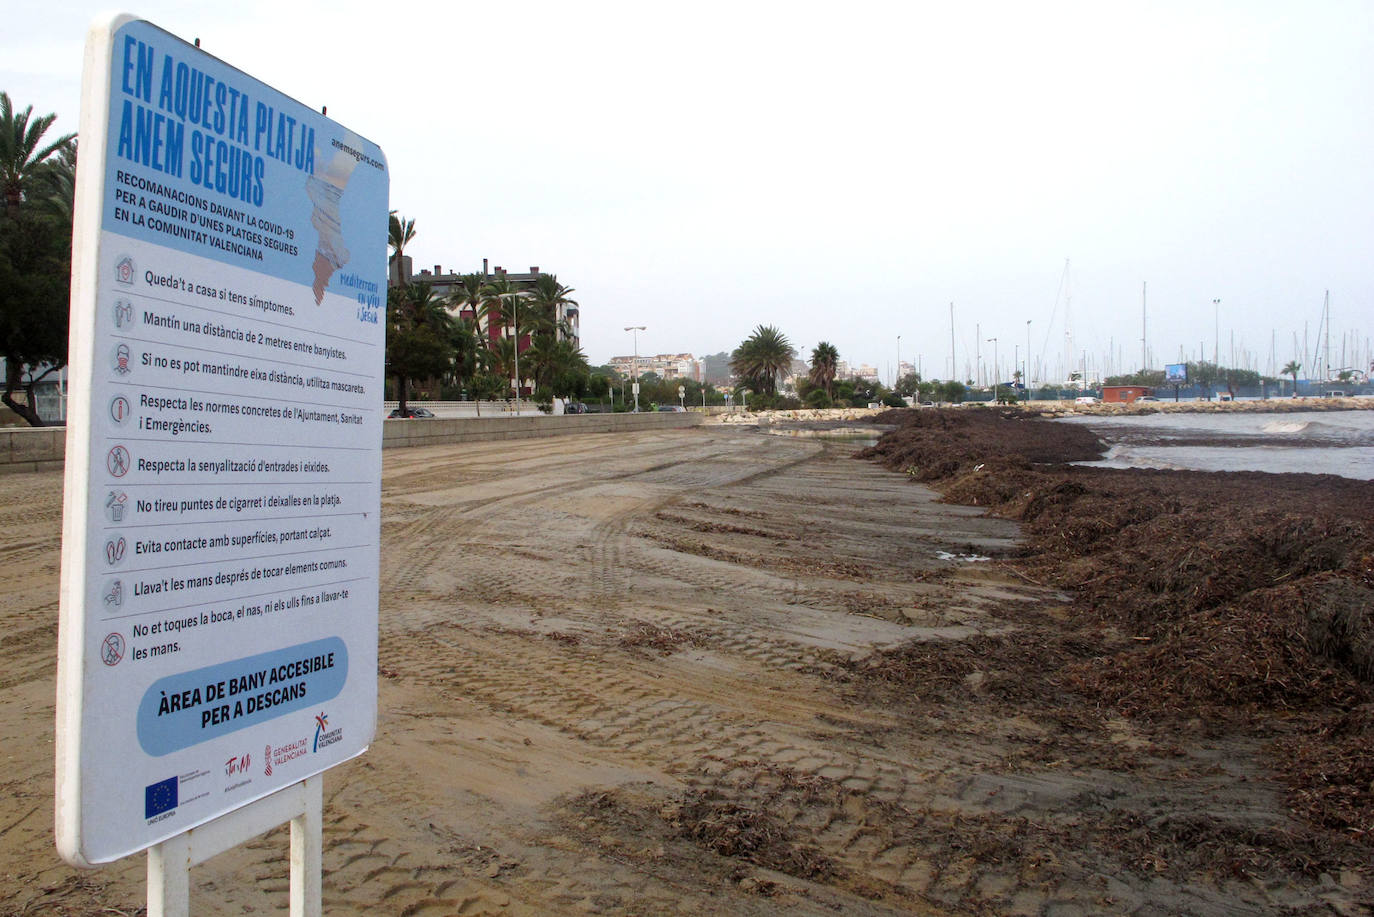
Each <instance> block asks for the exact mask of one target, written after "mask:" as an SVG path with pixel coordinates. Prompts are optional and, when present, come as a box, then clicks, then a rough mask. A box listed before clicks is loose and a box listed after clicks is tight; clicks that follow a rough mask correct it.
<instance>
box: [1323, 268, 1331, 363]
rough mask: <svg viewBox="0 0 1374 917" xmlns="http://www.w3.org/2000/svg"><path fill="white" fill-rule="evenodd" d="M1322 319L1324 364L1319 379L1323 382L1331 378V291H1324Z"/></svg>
mask: <svg viewBox="0 0 1374 917" xmlns="http://www.w3.org/2000/svg"><path fill="white" fill-rule="evenodd" d="M1322 319H1323V321H1325V322H1326V365H1325V366H1323V367H1322V369H1324V370H1325V372H1324V373H1323V378H1322V380H1321V381H1323V382H1325V381H1327V380H1328V379H1330V378H1331V291H1330V290H1327V291H1326V301H1325V302H1324V303H1323V304H1322Z"/></svg>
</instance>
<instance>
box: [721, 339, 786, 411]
mask: <svg viewBox="0 0 1374 917" xmlns="http://www.w3.org/2000/svg"><path fill="white" fill-rule="evenodd" d="M796 355H797V351H796V349H795V348H793V347H792V344H791V343H790V342H789V341H788V340H787V337H786V335H784V334H783V333H782V332H781V331H779V330H778V329H777V328H776V327H774V326H773V325H759V326H758V327H756V328H755V329H754V331H753V333H752V334H750V335H749V337H747V338H745V339H744V340H743V341H742V342H741V343H740V345H739V346H738V347H736V348H735V350H734V352H733V353H732V354H731V355H730V369H731V370H732V371H733V372H734V374H735V375H736V376H738V377H739V378H741V379H743V380H744V381H745V383H746V384H747V385H748V386H749V387H750V388H751V389H753V390H754V391H755V392H758V393H759V394H761V395H767V396H772V395H776V394H777V391H778V376H779V375H781V374H782V373H783V372H785V371H786V370H787V369H788V368H790V367H791V365H792V358H793V357H794V356H796Z"/></svg>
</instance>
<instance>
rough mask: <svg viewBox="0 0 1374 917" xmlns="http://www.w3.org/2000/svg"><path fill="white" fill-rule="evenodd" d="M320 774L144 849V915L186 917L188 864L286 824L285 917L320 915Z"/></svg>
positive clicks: (321, 862) (203, 859) (198, 861)
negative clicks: (288, 847)
mask: <svg viewBox="0 0 1374 917" xmlns="http://www.w3.org/2000/svg"><path fill="white" fill-rule="evenodd" d="M323 815H324V775H323V774H316V775H315V776H313V777H310V778H307V779H306V780H303V781H301V782H300V783H297V784H293V785H292V786H289V787H286V788H285V789H283V790H280V791H279V792H276V793H273V794H272V795H271V796H268V797H266V798H264V799H259V800H258V801H257V802H254V803H251V804H249V805H247V806H244V807H243V808H240V809H236V810H234V811H233V812H230V813H229V814H228V815H224V816H222V817H220V818H217V819H215V820H214V821H212V822H207V823H206V824H203V825H201V826H200V827H198V828H192V829H191V830H190V831H187V832H185V833H183V834H178V835H177V836H176V837H172V838H168V839H167V840H165V841H163V842H162V843H161V844H156V845H154V846H152V847H149V848H148V917H189V915H190V904H191V879H190V871H191V867H192V866H196V865H198V864H200V863H204V862H205V861H206V860H208V859H210V858H211V857H213V856H216V855H218V854H221V853H223V852H224V851H226V850H229V849H232V848H234V847H237V846H238V845H240V844H243V843H246V842H247V841H250V840H252V839H253V838H255V837H257V836H258V835H260V834H266V833H267V832H268V831H271V830H272V829H273V828H275V827H277V826H278V825H280V824H282V823H283V822H286V821H290V822H291V917H320V915H321V913H322V910H323V908H322V904H321V871H322V869H323V847H324V844H323V835H324V824H323Z"/></svg>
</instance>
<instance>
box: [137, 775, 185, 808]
mask: <svg viewBox="0 0 1374 917" xmlns="http://www.w3.org/2000/svg"><path fill="white" fill-rule="evenodd" d="M176 807H177V778H175V777H168V778H167V779H166V780H159V781H158V782H157V783H154V784H151V785H149V786H147V787H145V788H144V790H143V817H144V818H152V817H153V816H154V815H161V814H162V813H163V812H169V811H171V810H172V809H175V808H176Z"/></svg>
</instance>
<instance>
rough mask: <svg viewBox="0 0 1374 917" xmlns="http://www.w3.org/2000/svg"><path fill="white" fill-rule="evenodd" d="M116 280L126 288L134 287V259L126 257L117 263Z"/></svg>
mask: <svg viewBox="0 0 1374 917" xmlns="http://www.w3.org/2000/svg"><path fill="white" fill-rule="evenodd" d="M115 280H117V281H118V282H120V283H122V284H124V285H125V286H126V287H131V286H133V285H134V259H133V258H130V257H129V256H128V255H125V256H124V257H123V258H120V259H119V260H118V261H116V262H115Z"/></svg>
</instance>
